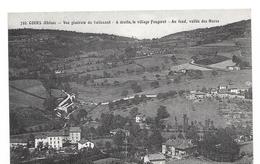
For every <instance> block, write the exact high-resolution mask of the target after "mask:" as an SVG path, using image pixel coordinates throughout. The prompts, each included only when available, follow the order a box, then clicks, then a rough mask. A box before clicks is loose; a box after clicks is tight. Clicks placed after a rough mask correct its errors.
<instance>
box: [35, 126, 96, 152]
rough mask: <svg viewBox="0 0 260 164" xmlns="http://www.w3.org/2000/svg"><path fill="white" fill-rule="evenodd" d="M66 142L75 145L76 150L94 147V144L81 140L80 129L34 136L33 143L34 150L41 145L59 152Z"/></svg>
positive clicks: (71, 128)
mask: <svg viewBox="0 0 260 164" xmlns="http://www.w3.org/2000/svg"><path fill="white" fill-rule="evenodd" d="M66 142H68V143H71V144H77V146H78V150H80V149H82V148H93V147H94V143H92V142H90V141H88V140H85V139H82V138H81V129H80V127H69V128H68V129H62V130H60V131H58V132H50V133H48V134H42V135H36V136H35V142H34V143H35V148H37V147H38V146H39V145H40V144H41V145H43V146H48V147H51V148H54V149H56V150H59V149H61V148H62V147H64V143H66Z"/></svg>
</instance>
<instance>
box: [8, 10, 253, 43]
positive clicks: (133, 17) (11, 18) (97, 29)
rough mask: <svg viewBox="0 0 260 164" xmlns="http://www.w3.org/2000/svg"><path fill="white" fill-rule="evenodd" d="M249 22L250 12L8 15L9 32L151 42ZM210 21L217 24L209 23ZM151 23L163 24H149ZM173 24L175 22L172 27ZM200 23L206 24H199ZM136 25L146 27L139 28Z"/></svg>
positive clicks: (187, 11) (114, 12) (106, 12)
mask: <svg viewBox="0 0 260 164" xmlns="http://www.w3.org/2000/svg"><path fill="white" fill-rule="evenodd" d="M250 18H251V10H250V9H241V10H238V9H236V10H173V11H170V10H167V11H105V12H44V13H37V12H34V13H9V14H8V28H9V29H17V28H35V29H58V30H68V31H77V32H88V33H107V34H115V35H120V36H128V37H135V38H138V39H152V38H159V37H163V36H166V35H169V34H173V33H176V32H180V31H187V30H192V29H197V28H207V27H213V26H220V25H225V24H229V23H233V22H237V21H241V20H247V19H250ZM209 19H211V20H216V21H215V22H211V23H210V22H209ZM127 20H128V21H130V22H132V21H135V24H133V22H132V24H116V21H127ZM151 20H154V21H161V22H162V23H160V24H151ZM172 20H175V21H176V22H175V23H172ZM179 20H182V21H183V20H186V23H183V22H182V23H181V22H178V21H179ZM190 20H198V21H199V22H200V23H190V22H189V21H190ZM201 20H206V21H207V22H206V23H205V22H204V23H202V22H201ZM32 21H40V22H41V24H40V25H39V24H32ZM43 21H51V22H56V24H51V25H47V24H43ZM64 21H66V22H69V24H64ZM73 21H79V22H83V23H84V22H86V24H76V25H75V24H74V25H72V24H71V23H72V22H73ZM88 21H91V22H92V24H87V22H88ZM94 21H102V22H104V21H110V24H94ZM138 21H146V22H149V23H148V24H143V23H141V24H139V23H138ZM21 22H22V23H23V24H21ZM163 22H166V23H163Z"/></svg>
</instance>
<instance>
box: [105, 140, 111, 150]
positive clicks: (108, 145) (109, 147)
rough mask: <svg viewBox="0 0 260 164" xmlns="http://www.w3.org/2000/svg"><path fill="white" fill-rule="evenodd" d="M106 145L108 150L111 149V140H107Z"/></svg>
mask: <svg viewBox="0 0 260 164" xmlns="http://www.w3.org/2000/svg"><path fill="white" fill-rule="evenodd" d="M105 147H106V149H107V150H110V149H111V143H110V142H109V141H106V143H105Z"/></svg>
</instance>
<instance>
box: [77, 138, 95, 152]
mask: <svg viewBox="0 0 260 164" xmlns="http://www.w3.org/2000/svg"><path fill="white" fill-rule="evenodd" d="M77 143H78V150H81V149H83V148H92V149H93V148H94V146H95V145H94V143H93V142H90V141H88V140H80V141H78V142H77Z"/></svg>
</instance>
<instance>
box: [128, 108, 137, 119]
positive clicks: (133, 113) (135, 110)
mask: <svg viewBox="0 0 260 164" xmlns="http://www.w3.org/2000/svg"><path fill="white" fill-rule="evenodd" d="M129 113H130V115H131V117H132V118H133V117H135V116H136V115H137V114H138V108H137V107H134V108H132V109H131V110H130V112H129Z"/></svg>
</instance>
